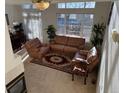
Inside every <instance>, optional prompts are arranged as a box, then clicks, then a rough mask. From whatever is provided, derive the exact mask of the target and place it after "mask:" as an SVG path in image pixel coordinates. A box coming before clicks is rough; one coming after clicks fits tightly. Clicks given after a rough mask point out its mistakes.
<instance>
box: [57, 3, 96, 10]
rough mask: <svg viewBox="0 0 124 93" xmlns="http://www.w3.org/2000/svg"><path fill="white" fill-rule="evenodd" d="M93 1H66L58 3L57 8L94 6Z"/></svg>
mask: <svg viewBox="0 0 124 93" xmlns="http://www.w3.org/2000/svg"><path fill="white" fill-rule="evenodd" d="M95 4H96V3H95V2H67V3H58V8H59V9H65V8H66V9H71V8H73V9H76V8H95Z"/></svg>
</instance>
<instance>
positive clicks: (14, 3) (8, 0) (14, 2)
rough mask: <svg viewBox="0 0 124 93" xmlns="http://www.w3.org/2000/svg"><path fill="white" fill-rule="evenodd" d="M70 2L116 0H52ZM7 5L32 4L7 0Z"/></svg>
mask: <svg viewBox="0 0 124 93" xmlns="http://www.w3.org/2000/svg"><path fill="white" fill-rule="evenodd" d="M69 1H76V2H77V1H98V2H101V1H114V0H52V3H57V2H69ZM5 2H6V4H12V5H20V4H25V3H31V0H6V1H5Z"/></svg>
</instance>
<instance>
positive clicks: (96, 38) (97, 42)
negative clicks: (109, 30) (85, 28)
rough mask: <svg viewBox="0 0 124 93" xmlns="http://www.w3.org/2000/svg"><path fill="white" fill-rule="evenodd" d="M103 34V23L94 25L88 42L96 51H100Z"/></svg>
mask: <svg viewBox="0 0 124 93" xmlns="http://www.w3.org/2000/svg"><path fill="white" fill-rule="evenodd" d="M104 32H105V25H104V24H103V23H101V24H95V25H94V26H93V28H92V34H91V38H90V42H91V44H92V45H93V46H95V47H96V48H97V49H98V50H100V48H101V46H102V42H103V37H104Z"/></svg>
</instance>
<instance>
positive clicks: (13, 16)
mask: <svg viewBox="0 0 124 93" xmlns="http://www.w3.org/2000/svg"><path fill="white" fill-rule="evenodd" d="M5 13H6V14H8V17H9V23H10V27H12V23H13V22H14V21H17V22H23V17H22V8H21V6H20V5H8V4H6V6H5Z"/></svg>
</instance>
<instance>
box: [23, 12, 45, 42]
mask: <svg viewBox="0 0 124 93" xmlns="http://www.w3.org/2000/svg"><path fill="white" fill-rule="evenodd" d="M23 17H24V29H25V34H26V36H27V39H29V40H30V39H33V38H36V37H37V38H39V39H40V40H41V41H43V36H42V19H41V12H23Z"/></svg>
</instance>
